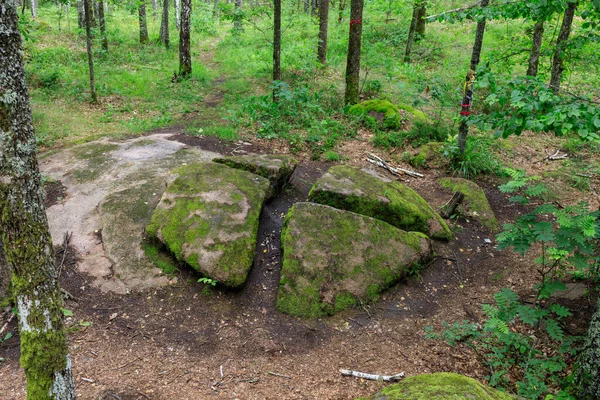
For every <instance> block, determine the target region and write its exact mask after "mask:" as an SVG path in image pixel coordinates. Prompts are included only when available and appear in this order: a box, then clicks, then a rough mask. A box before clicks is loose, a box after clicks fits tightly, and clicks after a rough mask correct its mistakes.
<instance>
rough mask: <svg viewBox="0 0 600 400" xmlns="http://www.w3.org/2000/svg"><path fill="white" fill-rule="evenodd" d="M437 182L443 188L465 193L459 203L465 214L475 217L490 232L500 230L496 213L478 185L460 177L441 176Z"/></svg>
mask: <svg viewBox="0 0 600 400" xmlns="http://www.w3.org/2000/svg"><path fill="white" fill-rule="evenodd" d="M439 182H440V185H442V187H443V188H444V189H447V190H451V191H453V192H456V191H459V192H462V194H464V195H465V199H464V201H463V203H462V204H461V205H460V207H461V208H462V209H463V211H464V212H465V214H467V215H469V216H471V217H473V218H475V219H476V220H478V221H479V222H480V223H481V225H483V226H484V227H485V228H486V229H489V230H490V231H492V232H498V231H499V230H500V227H499V226H498V220H497V219H496V214H494V211H493V210H492V207H490V203H489V202H488V199H487V197H486V196H485V193H484V192H483V189H481V188H480V187H479V185H477V184H476V183H475V182H471V181H469V180H467V179H462V178H442V179H440V180H439Z"/></svg>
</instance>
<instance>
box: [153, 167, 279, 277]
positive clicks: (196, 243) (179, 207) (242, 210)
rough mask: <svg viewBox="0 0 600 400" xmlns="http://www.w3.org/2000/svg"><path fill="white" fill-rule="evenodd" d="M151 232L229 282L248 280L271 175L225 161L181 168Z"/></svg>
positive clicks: (178, 253)
mask: <svg viewBox="0 0 600 400" xmlns="http://www.w3.org/2000/svg"><path fill="white" fill-rule="evenodd" d="M173 173H175V174H177V175H178V178H177V179H175V180H174V181H173V183H171V185H170V186H169V187H168V188H167V190H166V192H165V193H164V194H163V196H162V199H161V201H160V203H159V205H158V206H157V208H156V211H155V212H154V214H153V215H152V219H151V221H150V223H149V224H148V226H147V227H146V233H147V234H148V236H149V237H150V238H152V239H156V240H159V241H161V242H162V243H164V244H165V245H166V246H167V248H168V249H169V251H170V252H171V253H172V254H173V255H174V256H175V257H176V258H177V259H178V260H180V261H185V262H186V263H187V264H189V265H190V266H191V267H192V268H194V269H196V270H197V271H198V272H200V273H202V274H203V275H204V276H206V277H209V278H211V279H215V280H218V281H219V282H221V283H223V284H224V285H226V286H230V287H238V286H240V285H242V284H243V283H244V282H245V281H246V277H247V276H248V272H249V270H250V268H251V266H252V262H253V260H254V249H255V247H256V235H257V231H258V220H259V216H260V211H261V209H262V206H263V203H264V201H265V198H266V193H267V190H268V188H269V181H268V180H267V179H265V178H262V177H260V176H257V175H254V174H252V173H249V172H246V171H242V170H238V169H233V168H229V167H227V166H225V165H222V164H216V163H202V164H194V165H190V166H185V167H181V168H177V169H175V170H174V171H173Z"/></svg>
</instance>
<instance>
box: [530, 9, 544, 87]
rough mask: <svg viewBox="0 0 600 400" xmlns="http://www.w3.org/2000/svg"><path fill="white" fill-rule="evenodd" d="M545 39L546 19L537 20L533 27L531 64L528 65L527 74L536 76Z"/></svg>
mask: <svg viewBox="0 0 600 400" xmlns="http://www.w3.org/2000/svg"><path fill="white" fill-rule="evenodd" d="M543 39H544V20H541V21H537V22H536V23H535V26H534V27H533V40H532V43H531V53H530V54H529V66H528V67H527V76H536V75H537V73H538V66H539V63H540V53H541V51H542V40H543Z"/></svg>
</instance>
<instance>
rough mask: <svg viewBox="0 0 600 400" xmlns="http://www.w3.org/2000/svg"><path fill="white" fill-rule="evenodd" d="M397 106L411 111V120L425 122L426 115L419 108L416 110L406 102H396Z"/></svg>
mask: <svg viewBox="0 0 600 400" xmlns="http://www.w3.org/2000/svg"><path fill="white" fill-rule="evenodd" d="M398 108H399V109H401V110H404V111H408V112H409V113H411V114H412V115H413V121H416V122H421V123H426V122H427V116H426V115H425V113H424V112H423V111H421V110H417V109H416V108H414V107H412V106H409V105H407V104H398Z"/></svg>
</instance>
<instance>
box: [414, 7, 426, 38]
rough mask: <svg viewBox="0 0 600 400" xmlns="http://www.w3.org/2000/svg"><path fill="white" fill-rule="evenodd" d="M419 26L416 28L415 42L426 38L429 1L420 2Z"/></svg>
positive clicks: (418, 8)
mask: <svg viewBox="0 0 600 400" xmlns="http://www.w3.org/2000/svg"><path fill="white" fill-rule="evenodd" d="M416 11H417V25H416V26H415V40H416V41H417V42H418V41H419V40H421V39H423V38H424V37H425V25H426V24H427V20H426V19H425V18H427V1H423V0H419V1H418V6H417V10H416Z"/></svg>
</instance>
